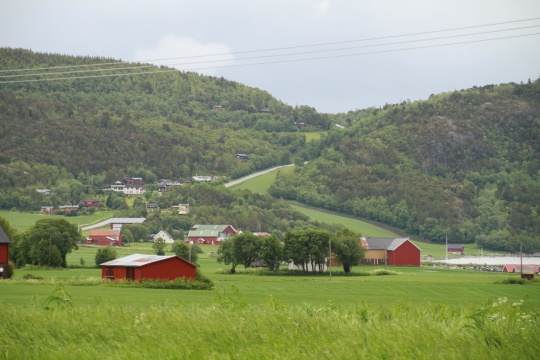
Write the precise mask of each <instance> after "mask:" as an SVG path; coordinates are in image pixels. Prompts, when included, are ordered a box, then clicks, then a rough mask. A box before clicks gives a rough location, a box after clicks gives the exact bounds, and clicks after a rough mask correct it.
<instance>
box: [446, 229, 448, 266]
mask: <svg viewBox="0 0 540 360" xmlns="http://www.w3.org/2000/svg"><path fill="white" fill-rule="evenodd" d="M446 260H448V235H446Z"/></svg>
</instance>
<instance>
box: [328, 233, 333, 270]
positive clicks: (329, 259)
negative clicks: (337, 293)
mask: <svg viewBox="0 0 540 360" xmlns="http://www.w3.org/2000/svg"><path fill="white" fill-rule="evenodd" d="M328 248H329V249H330V254H329V257H328V270H329V271H330V280H332V238H328Z"/></svg>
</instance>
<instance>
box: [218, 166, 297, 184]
mask: <svg viewBox="0 0 540 360" xmlns="http://www.w3.org/2000/svg"><path fill="white" fill-rule="evenodd" d="M287 166H294V164H289V165H280V166H276V167H273V168H270V169H266V170H263V171H259V172H256V173H253V174H250V175H248V176H244V177H241V178H240V179H236V180H233V181H231V182H228V183H226V184H225V187H231V186H234V185H237V184H240V183H241V182H244V181H246V180H249V179H253V178H254V177H257V176H260V175H263V174H267V173H269V172H272V171H276V170H278V169H281V168H283V167H287Z"/></svg>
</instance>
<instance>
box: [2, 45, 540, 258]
mask: <svg viewBox="0 0 540 360" xmlns="http://www.w3.org/2000/svg"><path fill="white" fill-rule="evenodd" d="M90 64H93V65H92V66H87V65H90ZM95 64H100V65H99V66H96V65H95ZM83 65H84V66H83ZM20 69H34V70H32V71H21V70H20ZM0 70H1V72H0V208H3V209H19V210H37V209H39V205H44V204H53V205H59V204H69V203H73V204H77V203H79V202H80V201H81V200H82V199H83V198H86V197H91V196H101V197H102V199H103V200H105V198H106V197H107V195H105V194H104V193H102V192H101V193H100V188H101V186H102V185H105V184H111V183H113V182H114V181H117V180H120V179H121V178H122V177H123V176H124V175H126V174H128V175H131V176H138V177H142V178H143V179H144V181H145V183H146V184H150V185H149V189H150V190H152V189H153V188H152V186H154V189H155V186H156V185H155V182H156V181H157V180H158V179H160V178H169V179H173V180H188V179H190V178H191V176H193V175H196V174H198V175H217V176H225V177H229V178H236V177H240V176H242V175H246V174H248V173H251V172H254V171H256V170H260V169H264V168H268V167H271V166H274V165H280V164H286V163H291V162H295V163H297V164H298V165H302V164H303V161H305V160H309V162H308V163H307V164H305V165H303V166H299V167H297V169H296V170H295V171H294V172H293V173H289V174H280V175H279V176H278V177H277V180H276V183H275V184H274V185H273V186H272V188H271V194H272V195H273V196H274V197H277V198H284V199H292V200H297V201H300V202H303V203H306V204H309V205H313V206H317V207H321V208H326V209H329V210H336V211H340V212H343V213H347V214H352V215H356V216H360V217H366V218H370V219H374V220H378V221H381V222H384V223H387V224H390V225H393V226H396V227H399V228H402V229H404V230H405V231H407V232H409V233H410V234H413V235H418V236H420V237H421V238H423V239H425V240H429V241H435V242H443V241H445V239H446V236H448V239H449V241H451V242H456V243H458V242H465V243H472V242H476V243H478V245H479V246H480V247H485V248H491V249H502V250H508V251H517V250H518V249H519V244H520V243H523V248H524V251H528V252H533V251H540V236H539V234H540V217H539V214H540V141H539V140H540V80H537V81H534V82H529V83H527V84H502V85H489V86H483V87H475V88H473V89H468V90H461V91H454V92H450V93H444V94H439V95H432V96H431V97H430V98H429V99H428V100H426V101H416V102H412V103H411V102H408V101H407V102H403V103H401V104H393V105H390V104H389V105H387V106H385V107H384V108H381V109H374V108H373V109H363V110H359V111H355V112H349V113H346V114H337V115H328V114H319V113H317V112H316V111H315V109H313V108H311V107H308V106H296V107H292V106H289V105H287V104H284V103H282V102H280V101H278V100H277V99H275V98H273V97H272V96H271V95H270V94H268V93H267V92H265V91H262V90H259V89H254V88H249V87H247V86H244V85H242V84H239V83H236V82H232V81H228V80H226V79H223V78H216V77H209V76H202V75H198V74H195V73H185V72H180V71H176V70H173V69H170V68H166V67H157V66H146V65H145V66H144V67H141V64H131V63H125V62H120V61H118V60H115V59H105V58H95V57H94V58H92V57H72V56H64V55H57V54H41V53H34V52H31V51H28V50H22V49H7V48H4V49H0ZM10 70H18V71H10ZM73 71H77V72H76V73H73ZM141 71H143V72H147V73H148V74H144V75H141V74H138V75H137V74H136V73H137V72H141ZM53 72H56V75H54V74H51V73H53ZM31 73H39V74H40V75H39V76H30V74H31ZM110 75H114V76H110ZM73 76H77V77H80V78H77V79H73V78H71V77H73ZM96 76H98V77H96ZM54 77H62V78H66V79H64V80H55V81H43V82H32V81H27V80H33V79H50V78H54ZM21 80H25V81H22V82H10V81H21ZM360 95H361V94H360ZM295 123H304V124H305V125H306V126H305V127H303V128H302V129H298V128H296V127H295ZM334 124H342V125H344V126H345V128H344V129H341V128H339V129H338V128H336V127H334V126H333V125H334ZM306 130H308V131H309V130H325V131H326V133H325V134H324V135H323V136H322V138H321V139H320V140H318V141H313V142H311V143H309V144H308V143H306V140H305V136H303V135H302V131H306ZM236 153H242V154H248V155H249V159H247V160H245V159H240V158H237V157H235V154H236ZM151 184H153V185H151ZM42 187H46V188H49V189H51V190H52V195H51V196H49V197H45V196H44V195H43V194H40V193H37V192H36V191H35V190H36V188H42ZM202 190H204V191H203V193H205V192H208V193H210V192H209V191H207V189H206V188H201V191H202ZM182 191H184V192H185V191H188V190H185V189H184V190H177V191H176V192H172V193H171V194H170V195H164V196H163V197H161V198H159V197H156V195H155V194H153V193H152V192H151V191H149V192H147V194H145V197H146V200H147V201H153V202H161V203H162V204H160V205H163V206H170V205H172V204H175V202H176V201H191V202H197V207H198V209H199V210H201V211H202V213H199V212H197V211H199V210H197V211H194V214H193V216H194V218H193V219H192V220H193V221H203V220H205V219H206V220H208V221H218V220H223V222H231V223H236V224H238V225H239V226H246V227H248V228H249V230H251V231H255V230H257V228H254V227H255V226H257V227H258V228H262V230H273V229H276V228H279V229H280V231H283V229H285V228H287V226H289V227H294V226H295V221H296V220H299V221H304V219H301V218H298V214H295V215H291V214H290V213H289V212H290V210H287V211H285V212H283V211H282V210H279V209H280V208H281V206H283V204H281V203H278V202H276V203H273V202H272V201H271V200H269V199H266V198H265V199H262V198H261V199H254V198H252V197H250V195H249V194H242V195H239V194H235V195H234V196H232V195H225V194H226V193H227V192H225V191H223V194H221V193H220V191H217V190H216V189H213V190H212V191H217V192H216V193H213V194H214V196H216V197H218V198H221V197H222V196H225V197H226V198H227V196H232V197H231V198H230V199H229V198H227V199H229V200H225V201H223V202H219V203H217V204H216V203H214V202H212V199H211V196H206V197H204V196H203V197H201V198H199V197H197V196H195V195H193V194H191V195H188V196H180V194H181V193H182ZM174 194H176V196H177V197H176V198H174V199H173V198H170V196H174ZM242 197H243V198H244V200H242V199H241V198H242ZM190 199H191V200H190ZM197 199H198V200H197ZM247 199H249V201H247ZM109 200H111V204H112V203H113V202H112V200H113V199H109ZM227 201H229V205H228V206H225V205H224V204H226V203H227ZM257 201H262V202H268V203H267V204H266V205H265V206H266V209H272V210H271V211H267V210H264V211H262V210H259V207H257V206H255V203H256V202H257ZM207 203H208V204H207ZM112 207H113V208H114V209H117V210H118V211H124V212H129V211H138V213H141V212H142V211H143V209H142V204H141V203H140V202H137V203H136V204H133V206H132V208H129V207H128V206H127V204H126V203H125V201H124V199H115V202H114V206H112ZM136 209H138V210H136ZM265 217H268V219H266V218H265ZM169 220H170V219H169ZM171 221H172V220H171ZM248 224H249V225H248ZM163 225H164V226H165V225H166V224H163ZM186 226H188V225H187V224H183V225H182V227H186ZM301 226H305V223H302V225H301ZM246 230H248V229H246Z"/></svg>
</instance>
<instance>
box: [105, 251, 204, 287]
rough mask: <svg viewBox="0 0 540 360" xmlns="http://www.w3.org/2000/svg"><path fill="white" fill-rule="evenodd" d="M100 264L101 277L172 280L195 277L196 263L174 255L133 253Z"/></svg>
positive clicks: (134, 279)
mask: <svg viewBox="0 0 540 360" xmlns="http://www.w3.org/2000/svg"><path fill="white" fill-rule="evenodd" d="M100 266H101V277H102V278H103V279H111V280H121V279H128V280H133V281H141V280H142V279H162V280H173V279H176V278H180V277H183V278H186V279H195V276H196V270H197V265H195V264H192V263H190V262H189V261H187V260H184V259H182V258H181V257H178V256H176V255H170V256H158V255H147V254H133V255H129V256H125V257H123V258H119V259H115V260H111V261H107V262H105V263H103V264H100Z"/></svg>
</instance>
